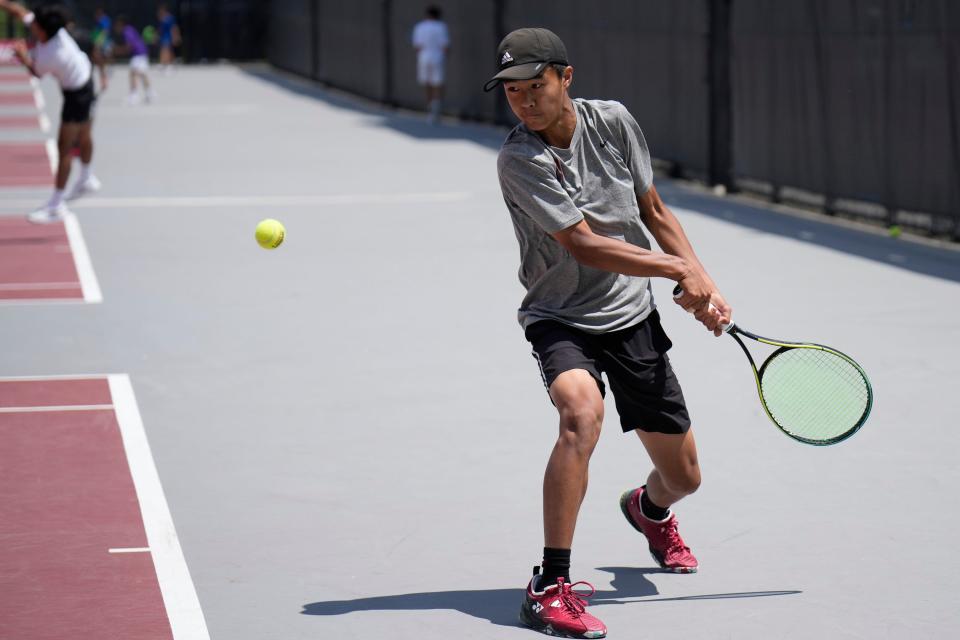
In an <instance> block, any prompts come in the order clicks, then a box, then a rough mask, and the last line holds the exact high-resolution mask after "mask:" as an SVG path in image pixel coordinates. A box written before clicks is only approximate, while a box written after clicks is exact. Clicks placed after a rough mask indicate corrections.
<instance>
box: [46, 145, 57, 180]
mask: <svg viewBox="0 0 960 640" xmlns="http://www.w3.org/2000/svg"><path fill="white" fill-rule="evenodd" d="M46 147H47V159H48V160H50V172H51V173H53V175H54V176H56V175H57V165H58V164H59V163H60V152H59V151H58V150H57V143H56V142H54V141H53V138H47V139H46Z"/></svg>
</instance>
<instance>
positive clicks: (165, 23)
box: [157, 4, 180, 73]
mask: <svg viewBox="0 0 960 640" xmlns="http://www.w3.org/2000/svg"><path fill="white" fill-rule="evenodd" d="M157 20H159V21H160V66H161V67H162V68H163V70H164V73H170V72H171V71H172V70H173V60H174V51H173V48H174V47H179V46H180V27H178V26H177V19H176V18H174V17H173V14H172V13H170V10H169V9H168V8H167V5H166V4H161V5H160V6H159V7H157Z"/></svg>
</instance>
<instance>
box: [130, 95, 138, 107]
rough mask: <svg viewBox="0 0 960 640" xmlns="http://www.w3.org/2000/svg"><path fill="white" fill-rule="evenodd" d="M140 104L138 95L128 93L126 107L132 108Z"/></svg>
mask: <svg viewBox="0 0 960 640" xmlns="http://www.w3.org/2000/svg"><path fill="white" fill-rule="evenodd" d="M138 104H140V94H139V93H130V94H127V105H128V106H131V107H134V106H136V105H138Z"/></svg>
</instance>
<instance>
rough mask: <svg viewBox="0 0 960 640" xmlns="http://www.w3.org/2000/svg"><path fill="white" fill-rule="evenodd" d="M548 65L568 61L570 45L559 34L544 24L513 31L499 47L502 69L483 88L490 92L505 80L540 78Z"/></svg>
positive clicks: (498, 61) (498, 58)
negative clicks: (567, 46) (543, 26)
mask: <svg viewBox="0 0 960 640" xmlns="http://www.w3.org/2000/svg"><path fill="white" fill-rule="evenodd" d="M548 64H562V65H566V64H568V62H567V48H566V47H564V46H563V41H562V40H560V38H559V37H558V36H557V34H555V33H554V32H553V31H550V30H549V29H543V28H541V27H534V28H526V29H517V30H516V31H511V32H510V33H508V34H507V37H506V38H504V39H503V40H501V41H500V46H499V47H497V65H498V66H499V67H500V72H499V73H497V75H495V76H493V77H492V78H491V79H490V80H489V81H488V82H487V83H486V84H485V85H483V90H484V91H490V90H491V89H493V88H494V87H495V86H497V85H498V84H500V83H501V82H503V81H504V80H529V79H530V78H536V77H537V76H538V75H540V73H541V72H542V71H543V70H544V68H545V67H546V66H547V65H548Z"/></svg>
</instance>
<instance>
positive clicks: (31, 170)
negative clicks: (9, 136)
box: [0, 127, 53, 189]
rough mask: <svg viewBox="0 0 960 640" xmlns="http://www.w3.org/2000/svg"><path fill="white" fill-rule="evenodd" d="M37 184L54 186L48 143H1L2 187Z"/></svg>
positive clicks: (0, 174)
mask: <svg viewBox="0 0 960 640" xmlns="http://www.w3.org/2000/svg"><path fill="white" fill-rule="evenodd" d="M38 128H39V127H38ZM35 186H48V187H50V188H51V189H52V188H53V170H52V169H51V168H50V156H48V155H47V147H46V145H45V144H44V143H42V142H2V143H0V187H35Z"/></svg>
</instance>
